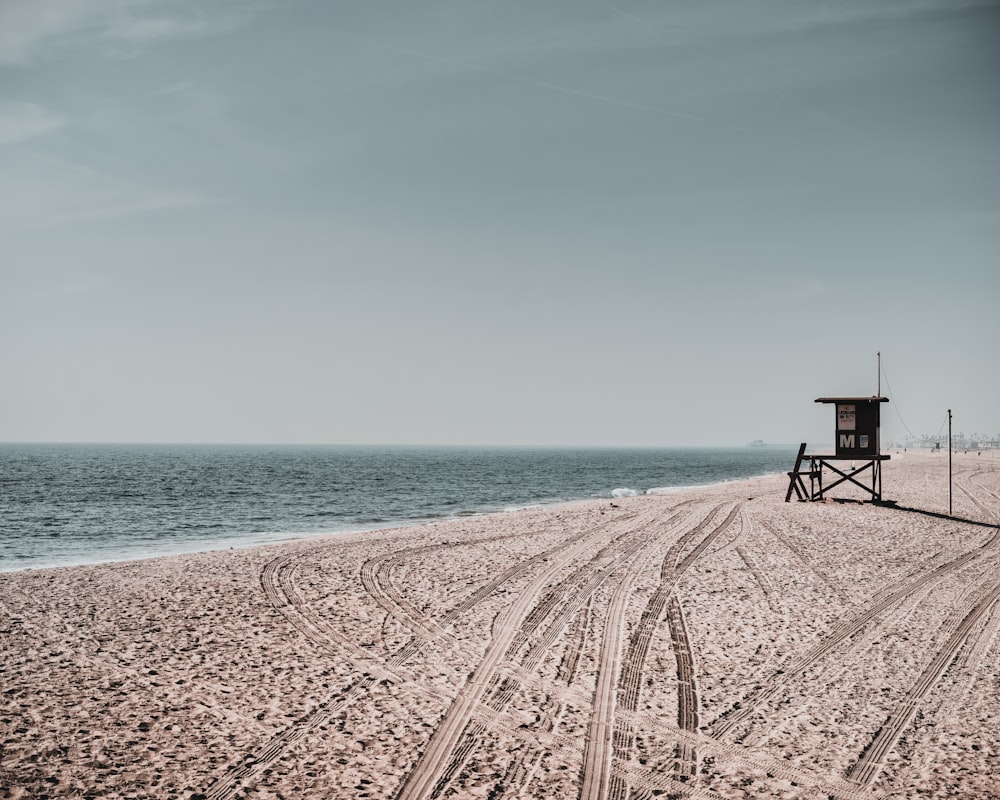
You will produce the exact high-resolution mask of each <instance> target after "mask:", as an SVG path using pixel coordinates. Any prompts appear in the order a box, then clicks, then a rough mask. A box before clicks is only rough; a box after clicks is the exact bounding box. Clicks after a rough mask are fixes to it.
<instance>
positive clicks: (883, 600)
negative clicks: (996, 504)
mask: <svg viewBox="0 0 1000 800" xmlns="http://www.w3.org/2000/svg"><path fill="white" fill-rule="evenodd" d="M998 542H1000V530H998V531H997V533H996V534H994V535H993V537H992V538H990V540H989V541H988V542H986V543H985V544H983V545H982V546H981V547H977V548H976V549H974V550H970V551H968V552H966V553H963V554H962V555H960V556H957V557H955V558H953V559H951V560H950V561H947V562H945V563H944V564H941V565H939V566H938V567H935V568H934V569H932V570H930V571H929V572H926V573H924V574H923V575H921V576H919V577H917V578H912V577H911V576H907V577H906V578H903V579H901V580H899V581H896V582H895V583H893V584H891V587H890V591H887V592H886V593H885V594H883V595H882V596H881V597H880V598H879V600H878V601H877V602H876V603H874V604H873V605H871V606H869V607H868V608H867V609H865V610H864V611H862V612H860V613H859V614H856V615H855V616H853V617H851V618H850V619H848V620H846V621H845V622H843V623H841V624H840V625H838V626H836V627H835V628H834V629H833V630H832V631H831V632H830V633H829V634H827V636H825V637H824V638H823V639H822V640H821V641H820V642H819V643H818V644H816V645H815V646H813V647H811V648H810V649H809V650H808V651H807V652H806V653H804V654H803V655H802V656H800V657H799V658H798V659H796V660H795V661H793V662H792V663H791V664H790V665H789V666H788V667H786V668H785V669H784V670H779V671H778V672H776V673H775V674H774V675H772V677H771V678H770V680H768V681H767V682H766V685H764V686H763V687H762V688H761V689H759V690H757V691H756V692H755V693H752V694H750V695H749V696H748V697H747V698H746V700H745V701H744V702H743V703H742V704H739V705H737V706H734V707H733V708H731V709H730V710H729V711H727V712H725V713H724V714H723V715H722V716H720V717H719V718H718V719H717V720H716V721H715V724H714V725H713V731H712V735H713V736H714V737H716V738H719V737H722V736H725V735H727V734H729V733H730V732H731V731H733V730H734V729H735V728H736V726H737V725H740V724H742V723H743V722H745V721H746V720H747V719H749V718H750V717H751V716H752V715H754V714H755V713H757V712H758V711H759V710H760V708H761V707H762V706H763V705H764V704H765V703H767V702H768V701H770V700H771V699H773V698H774V697H776V696H777V695H778V693H779V692H780V691H781V690H782V689H783V688H784V686H785V685H786V684H787V683H788V682H789V681H790V680H792V679H793V678H795V677H797V676H799V675H801V674H802V673H803V672H805V671H806V670H807V669H809V668H810V667H811V666H813V665H814V664H816V663H817V662H819V661H820V660H821V659H823V658H824V657H825V656H826V655H827V654H828V653H830V652H831V651H832V650H833V649H834V648H835V647H837V646H838V645H839V644H840V643H841V642H843V641H844V640H845V639H849V638H851V637H852V636H854V635H855V634H856V633H858V631H860V630H861V629H862V628H864V627H865V625H867V624H868V623H869V622H871V621H872V620H873V619H875V618H876V617H878V616H879V615H880V614H882V613H883V612H884V611H886V610H888V609H889V608H892V607H893V606H895V605H897V604H898V603H902V602H904V601H905V600H906V599H907V598H908V597H910V596H911V595H912V594H914V593H915V592H917V591H919V590H920V589H922V588H924V587H925V586H927V585H929V584H931V583H934V582H936V581H939V580H942V579H944V578H945V577H947V576H948V575H949V574H951V573H953V572H954V571H955V570H958V569H960V568H961V567H963V566H965V565H966V564H968V563H969V562H970V561H972V560H974V559H978V558H982V557H983V556H985V555H987V554H988V552H989V551H990V550H991V549H992V548H994V547H996V546H997V543H998Z"/></svg>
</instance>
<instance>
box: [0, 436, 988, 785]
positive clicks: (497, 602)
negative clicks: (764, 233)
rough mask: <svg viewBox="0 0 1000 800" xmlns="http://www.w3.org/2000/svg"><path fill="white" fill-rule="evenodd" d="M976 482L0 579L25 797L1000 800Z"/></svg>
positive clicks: (498, 519)
mask: <svg viewBox="0 0 1000 800" xmlns="http://www.w3.org/2000/svg"><path fill="white" fill-rule="evenodd" d="M954 466H955V484H954V513H953V515H952V516H951V517H949V516H948V513H947V512H948V485H947V454H944V453H941V454H936V455H932V454H926V453H924V454H915V453H907V454H905V455H900V456H896V455H893V460H892V461H890V462H888V463H887V464H886V465H885V472H884V479H883V489H884V495H885V497H886V498H888V499H892V500H895V501H897V503H898V506H899V507H896V508H893V507H886V506H874V505H872V504H869V503H865V504H862V503H855V502H835V503H798V502H792V503H787V504H786V503H785V502H784V496H785V489H786V484H787V479H786V478H784V477H771V478H763V479H756V480H752V481H741V482H735V483H730V484H725V485H722V486H717V487H711V488H704V489H692V490H685V491H679V492H676V493H671V494H665V495H658V496H642V497H631V498H621V499H615V500H614V501H608V500H604V501H593V502H586V503H578V504H573V505H569V506H561V507H552V508H545V509H534V510H528V511H519V512H515V513H507V514H496V515H485V516H478V517H467V518H462V519H456V520H449V521H442V522H437V523H434V524H429V525H424V526H421V527H417V528H412V527H411V528H404V529H399V530H390V531H377V532H366V533H361V534H351V535H339V536H331V537H326V538H316V539H308V540H302V541H298V542H293V543H288V544H283V545H275V546H268V547H260V548H254V549H247V550H229V551H224V552H213V553H203V554H197V555H189V556H178V557H168V558H157V559H151V560H147V561H137V562H129V563H119V564H106V565H99V566H87V567H74V568H69V569H51V570H38V571H26V572H17V573H7V574H0V652H2V653H3V658H2V661H0V798H8V797H9V798H21V797H24V798H42V797H50V798H55V797H116V798H117V797H156V798H159V797H165V798H170V797H178V798H214V799H219V798H244V797H248V798H250V797H252V798H282V797H283V798H320V797H322V798H329V797H336V798H341V797H343V798H358V797H361V798H407V799H408V798H436V797H441V798H446V797H459V798H466V797H482V798H501V797H523V798H537V797H546V798H552V799H553V800H554V799H556V798H618V799H620V800H625V799H626V798H652V797H699V798H718V797H725V798H749V797H754V798H756V797H760V798H779V797H780V798H799V797H802V798H828V797H835V798H875V797H899V798H904V797H905V798H911V797H927V798H931V797H933V798H944V797H963V798H989V797H998V796H1000V778H998V777H996V776H998V775H1000V739H998V736H997V731H998V730H1000V667H998V664H1000V635H998V632H997V631H998V627H1000V529H998V527H997V526H998V524H1000V457H998V456H997V455H996V454H995V453H994V454H992V455H987V454H985V453H984V454H983V455H982V456H977V455H976V454H975V453H970V454H958V455H956V456H955V459H954ZM789 468H791V464H789ZM852 491H853V490H850V489H845V490H843V491H839V492H838V491H835V492H834V494H835V495H836V496H838V497H842V498H850V497H851V496H852Z"/></svg>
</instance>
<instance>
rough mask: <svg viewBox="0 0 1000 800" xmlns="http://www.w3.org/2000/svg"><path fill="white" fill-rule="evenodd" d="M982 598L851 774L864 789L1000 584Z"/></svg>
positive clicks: (988, 586)
mask: <svg viewBox="0 0 1000 800" xmlns="http://www.w3.org/2000/svg"><path fill="white" fill-rule="evenodd" d="M979 595H980V598H981V599H980V600H979V601H978V602H977V603H976V604H975V605H974V606H973V607H972V609H971V610H970V611H969V613H968V614H966V615H965V618H964V619H963V620H962V622H961V623H960V624H959V625H958V627H957V629H956V630H955V631H954V632H953V633H952V634H951V636H950V637H949V638H948V641H947V642H945V644H944V646H943V647H942V648H941V649H940V650H938V652H937V653H936V654H935V655H934V658H933V659H931V662H930V663H929V664H928V665H927V667H926V668H925V669H924V671H923V672H922V673H921V674H920V677H919V678H918V679H917V681H916V683H915V684H914V685H913V686H912V687H911V689H910V691H909V692H907V694H906V697H905V698H904V700H903V702H902V703H901V704H900V705H899V707H898V708H897V709H896V710H895V711H894V712H893V713H892V714H891V715H890V716H889V718H888V719H887V720H886V721H885V722H884V723H883V724H882V727H881V728H879V730H878V732H877V733H876V734H875V737H874V738H873V739H872V741H871V742H870V743H869V744H868V746H867V747H866V748H865V750H864V752H863V753H862V754H861V757H860V758H859V759H858V761H857V763H856V764H855V765H854V766H853V767H852V768H851V769H850V771H849V772H848V773H847V778H848V780H851V781H854V782H855V783H858V784H860V785H862V786H870V785H871V784H872V783H873V782H874V781H875V779H876V778H877V777H878V774H879V772H880V771H881V769H882V764H883V762H884V760H885V757H886V755H888V753H889V751H890V750H891V749H892V748H893V747H895V745H896V742H897V741H898V740H899V737H900V736H901V735H902V733H903V730H904V729H905V728H906V726H907V725H909V724H910V720H911V719H912V718H913V715H914V714H915V713H916V711H917V706H918V705H919V703H920V702H921V701H922V700H923V699H924V697H926V696H927V694H928V692H930V690H931V689H932V688H933V687H934V684H936V683H937V682H938V680H939V679H940V678H941V676H942V675H944V672H945V670H946V669H947V668H948V667H949V665H950V664H951V663H952V661H954V660H955V658H956V656H957V655H958V651H959V649H960V648H961V647H962V645H964V644H965V643H966V641H967V640H968V639H969V636H970V634H971V633H972V631H973V629H974V628H975V626H976V623H978V622H979V620H980V618H982V616H983V615H984V614H986V613H987V612H988V611H989V610H990V609H991V608H992V607H993V604H994V603H996V602H997V600H998V599H1000V583H995V582H994V581H993V580H990V581H987V582H986V583H985V584H983V586H982V587H981V588H980V592H979Z"/></svg>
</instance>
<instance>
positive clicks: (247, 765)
mask: <svg viewBox="0 0 1000 800" xmlns="http://www.w3.org/2000/svg"><path fill="white" fill-rule="evenodd" d="M604 527H605V525H599V526H597V527H595V528H592V529H590V530H587V531H585V532H583V533H580V534H577V535H576V537H575V538H573V539H570V540H568V541H564V542H561V543H560V544H558V545H556V546H554V547H552V548H550V549H549V550H547V551H545V552H544V553H541V554H538V555H537V556H534V557H532V558H529V559H527V560H526V561H522V562H518V563H517V564H514V565H513V566H511V567H510V568H508V569H507V570H505V571H504V572H503V573H502V574H501V575H502V576H505V578H506V580H510V579H512V578H513V577H516V576H517V575H518V574H520V573H521V572H523V571H526V570H528V569H530V568H531V567H532V566H533V565H534V564H536V563H537V561H538V560H539V559H540V558H541V559H544V558H545V557H549V556H551V555H552V554H554V553H556V552H558V551H560V550H563V549H570V550H574V551H575V550H576V549H578V548H579V547H580V546H582V544H581V543H582V542H586V541H589V539H590V538H592V537H593V536H595V535H596V534H597V533H599V532H600V531H602V530H603V529H604ZM524 535H530V532H529V533H528V534H524ZM335 546H339V543H338V545H325V546H323V547H320V548H316V549H315V550H313V551H311V552H313V553H315V552H318V551H321V550H324V549H328V548H329V547H335ZM408 549H410V550H421V549H424V548H420V547H418V548H408ZM302 557H303V556H302V555H286V556H279V557H277V558H274V559H272V560H271V561H269V562H268V563H267V564H265V565H264V567H263V568H262V570H261V573H260V584H261V589H262V590H263V592H264V595H265V597H266V598H267V600H268V601H269V602H270V603H271V605H272V606H273V607H274V608H275V609H276V610H278V611H279V612H280V613H281V614H282V615H283V616H284V617H285V619H286V620H288V622H289V623H291V625H292V626H293V627H295V628H296V629H297V630H298V631H299V632H300V633H301V634H302V635H303V636H304V637H305V638H306V640H308V641H309V642H311V643H312V644H313V645H315V646H317V647H320V648H321V649H323V650H326V651H327V652H328V653H330V655H332V656H335V657H337V658H343V657H344V655H345V653H347V654H348V656H349V657H350V658H351V660H352V662H353V663H354V665H355V666H356V667H357V669H358V670H359V671H360V670H363V673H362V675H361V676H360V677H359V678H356V679H355V680H354V681H352V682H351V683H349V684H348V685H347V686H345V687H344V688H343V689H341V690H340V691H339V692H337V693H334V694H333V695H331V696H330V697H328V698H327V699H326V700H324V701H323V702H321V703H320V704H319V705H318V706H316V707H315V708H314V709H312V710H311V711H309V712H308V713H307V714H304V715H303V716H302V717H300V718H299V719H297V720H295V721H294V722H293V723H292V724H291V725H290V726H289V727H288V728H286V729H285V730H283V731H281V732H280V733H278V734H277V735H275V736H273V737H272V738H271V739H270V740H268V742H267V743H266V744H264V745H263V746H262V747H261V748H260V749H259V750H257V751H255V752H253V753H250V754H248V755H247V756H246V757H245V758H244V759H242V760H241V761H240V762H238V763H237V764H234V765H231V766H230V767H229V768H228V769H227V770H226V772H225V773H224V774H223V775H221V776H220V777H219V778H218V779H216V780H215V781H213V782H212V783H211V784H209V786H208V788H207V789H206V791H205V796H206V798H207V800H228V798H231V797H232V796H233V795H234V794H235V793H236V792H237V791H238V790H239V789H240V787H241V785H243V784H245V783H247V782H248V781H252V780H254V779H256V778H258V777H259V776H260V775H261V774H262V773H263V772H264V770H265V769H266V768H267V767H268V766H269V765H270V764H272V763H274V762H275V761H277V760H278V759H279V758H280V757H281V756H282V755H283V753H284V752H285V750H287V748H288V747H289V746H290V745H292V744H293V743H294V742H296V741H298V740H299V739H301V738H302V737H303V736H304V735H305V734H306V733H308V732H309V731H310V730H312V729H314V728H316V727H318V726H320V725H324V724H326V723H327V722H328V721H329V720H330V719H331V718H332V717H333V716H335V715H336V714H339V713H340V712H341V711H342V710H344V709H345V708H346V707H347V706H349V705H350V704H351V703H353V702H355V701H357V700H358V699H359V698H361V697H363V696H365V695H366V694H368V692H369V691H370V690H371V688H372V686H374V685H375V684H376V683H377V682H379V681H387V680H388V681H392V682H406V681H407V678H406V677H405V676H400V675H399V674H398V673H397V672H396V671H395V670H394V669H387V667H398V666H401V665H402V664H403V663H405V662H406V661H407V660H408V659H409V658H410V657H412V656H413V655H415V654H416V653H417V652H419V650H420V649H421V647H422V646H423V644H424V643H425V642H426V640H425V639H421V638H420V637H417V636H414V637H412V638H411V639H410V640H409V641H408V642H406V643H405V644H404V645H402V646H401V647H400V648H399V649H398V650H397V651H396V653H394V654H393V656H392V657H391V658H390V659H389V660H388V661H386V662H381V661H379V660H377V659H375V658H374V657H373V656H372V654H371V653H369V652H368V651H366V650H364V649H363V648H361V647H359V646H358V645H357V643H356V642H355V641H353V640H352V639H350V638H348V637H346V636H344V635H342V634H341V633H340V632H339V631H338V630H337V629H335V628H333V627H331V626H330V625H328V624H327V623H326V622H325V621H324V620H323V618H322V617H321V616H320V615H319V614H316V613H315V612H314V611H313V610H312V609H311V608H310V606H309V605H308V603H306V602H305V600H304V599H303V598H302V596H301V595H300V594H299V592H298V590H297V588H296V586H295V581H294V574H295V571H296V570H297V568H298V563H297V559H301V558H302ZM500 577H501V576H497V578H500ZM499 585H500V584H499V583H497V579H494V581H491V582H490V584H488V586H492V587H493V589H495V588H497V586H499ZM491 591H492V590H491ZM487 594H488V592H487V593H485V594H484V592H483V590H482V589H480V590H479V591H477V592H475V593H474V594H473V595H472V597H471V598H469V599H468V600H466V601H465V602H464V603H462V604H460V605H459V606H458V607H456V609H453V611H452V612H449V614H448V615H446V617H447V618H449V619H454V617H455V616H457V614H458V613H459V611H460V609H465V610H467V609H468V608H470V607H471V605H470V603H471V604H473V605H474V603H475V602H478V601H479V600H481V599H483V598H484V597H485V596H487ZM416 686H417V688H419V689H420V690H421V691H423V692H425V693H428V694H431V695H433V696H435V697H437V698H438V699H439V700H440V701H441V702H447V698H445V697H443V696H442V695H441V694H440V693H438V692H433V691H431V690H430V689H428V688H427V687H426V686H423V685H416Z"/></svg>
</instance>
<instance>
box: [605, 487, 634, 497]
mask: <svg viewBox="0 0 1000 800" xmlns="http://www.w3.org/2000/svg"><path fill="white" fill-rule="evenodd" d="M638 494H639V493H638V492H637V491H636V490H635V489H628V488H625V487H622V488H620V489H612V490H611V496H612V497H635V496H636V495H638Z"/></svg>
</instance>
